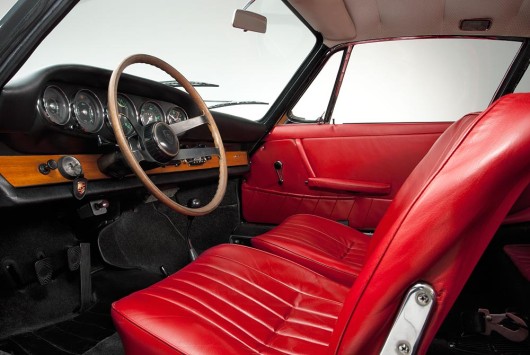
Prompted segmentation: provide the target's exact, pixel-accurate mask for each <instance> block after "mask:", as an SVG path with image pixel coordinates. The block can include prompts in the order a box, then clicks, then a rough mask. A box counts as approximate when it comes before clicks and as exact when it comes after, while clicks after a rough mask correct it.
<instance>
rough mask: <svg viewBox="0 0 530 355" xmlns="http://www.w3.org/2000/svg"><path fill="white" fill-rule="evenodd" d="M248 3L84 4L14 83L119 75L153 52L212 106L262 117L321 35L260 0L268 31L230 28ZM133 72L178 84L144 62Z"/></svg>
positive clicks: (276, 4)
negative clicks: (39, 75) (74, 67)
mask: <svg viewBox="0 0 530 355" xmlns="http://www.w3.org/2000/svg"><path fill="white" fill-rule="evenodd" d="M244 5H245V0H243V1H233V0H224V1H219V0H193V1H174V0H139V1H130V0H112V1H109V0H81V1H80V2H79V4H78V5H76V6H75V7H74V9H73V10H72V11H71V12H70V13H69V14H68V15H67V16H66V17H65V18H64V19H63V21H61V23H59V25H58V26H57V27H56V28H55V29H54V30H53V31H52V32H51V33H50V34H49V35H48V36H47V37H46V38H45V40H44V41H43V42H42V43H41V45H40V46H39V47H38V48H37V49H36V50H35V52H34V53H33V54H32V56H31V57H30V58H29V59H28V61H27V62H26V63H25V65H24V66H23V67H22V68H21V69H20V71H19V72H18V73H17V75H16V76H15V79H16V78H18V77H21V76H24V75H27V74H28V73H31V72H33V71H35V70H38V69H40V68H43V67H47V66H51V65H56V64H84V65H90V66H96V67H101V68H106V69H110V70H113V69H115V68H116V67H117V66H118V64H119V63H120V62H121V61H122V60H123V59H124V58H125V57H127V56H129V55H131V54H136V53H146V54H151V55H154V56H157V57H159V58H161V59H163V60H165V61H166V62H168V63H170V64H171V65H172V66H174V67H175V68H176V69H177V70H179V71H180V72H181V73H182V74H183V75H184V76H186V77H187V78H188V80H190V81H193V82H196V83H198V84H199V85H197V89H198V91H199V93H200V94H201V96H202V97H203V99H204V100H205V101H206V104H207V105H208V106H212V107H214V108H215V110H218V111H222V112H226V113H230V114H234V115H237V116H241V117H244V118H248V119H252V120H259V119H261V118H263V117H264V115H265V114H266V112H267V111H268V110H269V108H270V106H271V105H272V103H273V102H274V101H275V100H276V99H277V97H278V96H279V94H280V92H281V91H282V90H283V88H284V87H285V86H286V85H287V83H288V81H289V80H290V79H291V77H292V76H293V74H294V73H295V71H296V70H297V69H298V67H299V66H300V64H301V63H302V62H303V60H304V59H305V58H306V56H307V54H308V53H309V52H310V51H311V49H312V48H313V46H314V44H315V41H316V38H315V36H314V35H313V34H312V33H311V31H310V30H309V29H308V28H307V27H306V26H305V25H304V24H303V23H302V22H301V21H300V20H299V19H298V18H297V17H296V16H295V15H294V14H293V13H292V12H291V11H290V10H289V8H287V6H286V5H285V4H283V3H282V2H281V1H269V0H258V1H256V2H255V3H254V4H252V5H251V6H250V8H249V9H248V10H250V11H253V12H257V13H259V14H261V15H264V16H266V17H267V32H266V33H265V34H261V33H254V32H245V31H243V30H241V29H236V28H234V27H232V25H231V22H232V17H233V13H234V11H235V9H238V8H239V9H240V8H243V7H244ZM127 72H128V73H130V74H134V75H138V76H142V77H145V78H149V79H153V80H157V81H164V82H166V81H170V80H171V78H169V77H168V76H166V74H164V73H163V72H161V71H159V70H156V69H154V68H152V67H148V66H145V65H135V66H133V67H131V68H129V69H128V70H127ZM167 84H169V85H172V84H173V83H171V82H167Z"/></svg>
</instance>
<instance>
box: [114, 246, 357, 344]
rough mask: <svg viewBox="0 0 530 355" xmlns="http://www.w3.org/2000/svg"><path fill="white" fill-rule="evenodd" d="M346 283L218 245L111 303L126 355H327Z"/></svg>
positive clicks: (265, 256) (261, 254) (245, 250)
mask: <svg viewBox="0 0 530 355" xmlns="http://www.w3.org/2000/svg"><path fill="white" fill-rule="evenodd" d="M347 292H348V288H347V287H345V286H342V285H340V284H337V283H335V282H333V281H331V280H329V279H327V278H325V277H323V276H320V275H318V274H316V273H315V272H312V271H310V270H308V269H306V268H304V267H302V266H299V265H297V264H294V263H292V262H290V261H287V260H284V259H281V258H279V257H276V256H273V255H271V254H268V253H265V252H262V251H260V250H256V249H252V248H249V247H244V246H237V245H222V246H218V247H215V248H212V249H210V250H208V251H207V252H205V253H203V254H202V255H201V256H200V258H198V259H197V260H196V261H195V262H193V263H191V264H190V265H188V266H187V267H185V268H184V269H182V270H181V271H179V272H178V273H177V274H174V275H171V276H169V277H168V278H166V279H164V280H162V281H161V282H159V283H157V284H156V285H154V286H152V287H149V288H148V289H146V290H143V291H139V292H136V293H134V294H132V295H130V296H128V297H126V298H125V299H122V300H120V301H119V302H116V303H114V305H113V307H112V316H113V318H114V322H115V323H116V326H117V328H118V332H119V334H120V336H121V338H122V342H123V344H124V346H125V351H126V353H127V354H142V355H145V354H169V353H178V352H180V353H184V354H196V353H197V354H251V353H260V354H263V353H266V354H276V353H277V354H280V353H281V354H286V353H289V354H292V353H296V354H324V353H326V352H327V351H328V345H329V341H330V339H331V333H332V331H333V328H334V326H335V323H336V321H337V316H338V314H339V312H340V310H341V308H342V302H343V301H344V299H345V298H346V293H347Z"/></svg>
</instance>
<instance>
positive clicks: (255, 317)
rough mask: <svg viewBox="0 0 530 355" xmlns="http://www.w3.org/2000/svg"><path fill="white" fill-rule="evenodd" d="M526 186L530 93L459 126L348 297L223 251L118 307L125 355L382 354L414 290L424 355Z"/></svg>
mask: <svg viewBox="0 0 530 355" xmlns="http://www.w3.org/2000/svg"><path fill="white" fill-rule="evenodd" d="M529 183H530V94H516V95H508V96H505V97H503V98H502V99H500V100H498V101H497V102H496V103H494V104H493V105H491V106H490V107H489V108H488V109H487V110H486V111H485V112H484V113H483V114H481V115H480V116H478V117H475V118H473V117H470V118H467V119H462V120H460V121H458V122H456V123H455V124H453V125H452V126H451V127H450V128H449V129H448V130H447V131H446V132H445V133H444V134H443V135H442V136H441V137H440V139H439V140H438V141H437V142H436V143H435V145H434V146H433V147H432V149H431V150H430V151H429V153H428V154H427V155H426V156H425V158H424V159H423V160H422V161H421V162H420V163H419V164H418V166H417V167H416V168H415V169H414V171H413V172H412V174H411V175H410V176H409V178H408V179H407V181H406V182H405V183H404V184H403V186H402V188H401V189H400V191H399V192H398V194H397V195H396V197H395V198H394V200H393V202H392V204H391V205H390V207H389V209H388V211H387V212H386V214H385V216H384V218H383V219H382V221H381V222H380V223H379V225H378V227H377V229H376V231H375V233H374V236H373V237H372V241H371V242H370V244H369V247H368V250H367V253H366V259H365V263H364V265H363V266H362V268H361V270H360V273H359V275H358V277H357V279H356V280H355V282H354V284H353V286H352V287H351V288H350V289H349V290H348V289H347V288H346V287H345V286H343V285H341V284H339V283H337V282H335V281H333V280H330V279H328V278H326V277H324V276H321V275H319V274H318V273H316V272H315V271H311V270H310V269H307V268H305V267H304V266H301V265H299V264H296V263H295V262H293V261H290V260H287V259H283V258H281V257H279V256H276V255H273V254H270V253H267V252H264V251H261V250H257V249H252V248H247V247H242V246H238V245H223V246H220V247H216V248H214V249H212V250H210V251H208V252H206V253H204V254H203V255H201V256H200V257H199V258H198V259H197V260H196V261H195V262H193V263H192V264H190V265H189V266H187V267H186V268H184V269H182V270H181V271H179V272H177V273H175V274H174V275H172V276H170V277H169V278H168V279H166V280H163V281H162V282H160V283H158V284H155V285H153V286H151V287H149V288H147V289H145V290H142V291H139V292H137V293H134V294H132V295H130V296H127V297H125V298H124V299H122V300H120V301H117V302H115V303H114V304H113V310H112V315H113V317H114V320H115V323H116V326H117V328H118V332H119V333H120V335H121V337H122V341H123V344H124V346H125V349H126V351H127V352H128V353H131V354H134V353H138V354H140V353H141V354H147V353H178V352H180V353H187V354H195V353H209V354H215V353H224V354H227V353H242V354H246V353H252V352H262V353H271V354H272V353H285V352H288V353H310V354H315V353H319V354H325V353H328V354H361V353H362V354H376V353H379V352H380V351H381V349H382V346H383V344H384V343H385V340H386V338H387V336H388V334H389V331H390V329H391V327H392V324H393V321H394V318H395V316H396V314H397V312H398V309H399V305H400V303H401V301H402V299H403V297H404V295H405V293H406V291H407V290H408V289H409V288H410V287H411V285H413V284H415V283H417V282H418V281H422V282H424V283H428V284H429V285H431V286H432V288H433V289H434V292H435V303H434V308H433V309H432V313H431V315H430V319H429V321H428V322H427V323H425V328H424V334H423V336H422V338H421V342H420V343H419V348H418V352H419V353H425V352H426V351H427V348H428V346H429V344H430V342H431V340H432V339H433V337H434V335H435V334H436V332H437V330H438V328H439V327H440V325H441V323H442V321H443V319H444V318H445V316H446V314H447V312H448V311H449V309H450V308H451V307H452V305H453V303H454V301H455V300H456V298H457V296H458V294H459V292H460V291H461V289H462V288H463V286H464V284H465V283H466V281H467V279H468V277H469V275H470V274H471V272H472V271H473V269H474V267H475V265H476V263H477V262H478V260H479V258H480V257H481V255H482V254H483V252H484V250H485V248H486V246H487V245H488V244H489V242H490V240H491V238H492V236H493V235H494V233H495V231H496V230H497V228H498V227H499V225H500V224H501V222H502V221H503V219H504V217H505V216H506V214H507V213H508V211H509V210H510V208H511V206H512V205H513V204H514V202H515V201H516V199H517V198H518V196H519V195H520V194H521V192H522V191H523V190H524V189H525V188H526V187H527V186H528V184H529Z"/></svg>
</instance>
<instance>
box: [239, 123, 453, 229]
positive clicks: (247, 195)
mask: <svg viewBox="0 0 530 355" xmlns="http://www.w3.org/2000/svg"><path fill="white" fill-rule="evenodd" d="M449 125H450V123H414V124H395V123H390V124H386V123H385V124H344V125H315V124H296V125H294V124H293V125H281V126H277V127H275V128H274V130H273V131H272V132H271V133H270V134H269V135H268V136H267V138H266V139H265V140H264V143H263V145H262V146H261V147H260V148H259V149H258V150H257V151H256V153H254V155H253V156H252V158H251V171H250V173H249V174H248V175H247V176H246V179H245V181H244V183H243V186H242V205H243V217H244V219H245V220H246V221H247V222H254V223H270V224H278V223H280V222H282V221H283V220H284V219H285V218H286V217H288V216H290V215H292V214H296V213H312V214H317V215H320V216H324V217H328V218H332V219H335V220H347V221H348V223H349V225H350V226H352V227H355V228H358V229H373V228H375V227H376V226H377V224H378V223H379V220H380V218H381V217H382V216H383V214H384V213H385V211H386V209H387V207H388V205H389V204H390V202H391V201H392V198H393V197H394V195H395V193H396V192H397V190H398V189H399V188H400V187H401V185H402V184H403V182H404V180H405V179H406V178H407V177H408V175H409V174H410V172H411V171H412V169H413V168H414V167H415V166H416V164H417V163H418V162H419V161H420V160H421V158H422V157H423V156H424V155H425V153H426V152H427V151H428V150H429V148H430V147H431V146H432V144H433V143H434V142H435V140H436V139H437V138H438V137H439V136H440V134H441V133H442V132H443V131H444V130H445V129H446V128H447V127H448V126H449ZM277 161H280V162H281V163H282V164H281V165H282V169H281V172H280V171H277V170H276V169H275V166H274V163H275V162H277ZM278 173H281V177H282V178H283V182H282V183H281V184H280V183H279V176H278Z"/></svg>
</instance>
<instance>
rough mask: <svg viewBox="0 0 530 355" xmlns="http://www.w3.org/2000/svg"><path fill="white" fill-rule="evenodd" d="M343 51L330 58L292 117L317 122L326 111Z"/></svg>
mask: <svg viewBox="0 0 530 355" xmlns="http://www.w3.org/2000/svg"><path fill="white" fill-rule="evenodd" d="M342 53H343V52H342V51H339V52H336V53H334V54H333V55H332V56H331V57H330V58H329V59H328V61H327V62H326V64H325V65H324V67H323V68H322V70H321V71H320V73H319V74H318V75H317V77H316V78H315V80H313V82H312V83H311V85H310V86H309V88H308V89H307V91H306V92H305V93H304V95H303V96H302V97H301V98H300V101H298V103H297V104H296V106H295V107H294V108H293V109H292V110H291V117H293V118H294V119H295V120H296V121H299V122H300V121H301V122H304V121H307V122H315V121H316V120H317V119H319V118H320V117H321V116H322V115H323V114H324V112H326V109H327V107H328V104H329V99H330V97H331V92H332V91H333V86H334V85H335V80H336V79H337V73H338V71H339V67H340V63H341V60H342Z"/></svg>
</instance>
